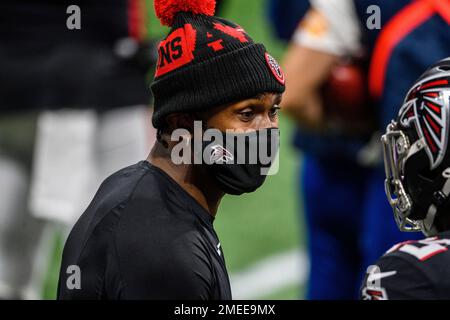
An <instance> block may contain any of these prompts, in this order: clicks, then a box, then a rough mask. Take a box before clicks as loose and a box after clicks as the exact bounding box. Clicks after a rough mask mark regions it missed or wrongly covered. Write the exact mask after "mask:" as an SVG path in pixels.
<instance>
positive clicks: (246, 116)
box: [239, 110, 255, 121]
mask: <svg viewBox="0 0 450 320" xmlns="http://www.w3.org/2000/svg"><path fill="white" fill-rule="evenodd" d="M239 114H240V116H241V118H242V119H243V120H244V121H249V120H251V119H252V118H253V117H254V115H255V113H254V112H253V111H252V110H246V111H242V112H240V113H239Z"/></svg>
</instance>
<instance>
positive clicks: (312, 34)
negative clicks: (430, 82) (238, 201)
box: [282, 0, 450, 299]
mask: <svg viewBox="0 0 450 320" xmlns="http://www.w3.org/2000/svg"><path fill="white" fill-rule="evenodd" d="M374 5H375V6H376V7H373V6H374ZM377 8H378V9H380V10H378V12H379V14H378V16H376V14H377ZM373 10H375V11H373ZM368 12H369V13H368ZM373 13H375V15H372V14H373ZM449 13H450V5H449V1H447V0H445V1H434V0H416V1H410V0H402V1H395V2H393V1H386V0H378V1H372V0H313V1H311V9H310V10H309V11H308V13H307V14H306V16H305V17H304V19H303V20H302V22H301V24H300V25H299V27H298V28H297V30H296V31H295V33H294V35H293V37H292V39H291V43H290V46H289V48H288V51H287V53H286V56H285V59H284V69H285V72H286V77H287V82H288V86H287V91H286V94H285V97H284V99H283V102H282V106H283V109H284V110H285V111H286V112H287V113H288V114H290V115H291V117H292V118H293V119H294V120H295V121H296V122H297V124H298V127H299V129H298V133H297V134H296V137H295V144H296V146H297V147H298V148H299V149H300V150H302V151H303V152H304V162H303V163H302V170H301V173H300V187H301V190H302V191H303V192H304V199H305V211H306V220H307V224H308V246H309V254H310V258H311V265H310V279H309V285H308V290H307V298H309V299H352V298H355V297H356V296H357V291H358V286H359V282H360V279H361V277H362V275H363V272H364V271H365V270H364V269H365V268H366V267H367V266H369V265H371V264H372V263H374V262H375V261H376V259H377V258H378V256H380V255H381V254H382V253H383V252H385V251H386V250H387V249H389V248H390V246H392V245H393V244H395V243H397V242H400V241H402V240H406V239H412V238H417V237H418V235H413V236H406V235H404V234H403V235H402V234H401V233H400V232H399V230H398V229H397V227H396V225H395V222H394V221H393V219H392V217H391V208H390V206H389V204H388V203H387V202H386V200H385V194H384V170H383V168H382V165H381V157H380V155H381V154H380V151H381V149H380V143H379V134H378V132H379V131H384V128H385V127H386V125H387V123H388V121H389V120H390V119H392V118H393V117H394V115H395V114H396V107H397V106H398V105H400V104H401V99H402V95H401V94H399V92H405V91H407V89H408V87H409V86H410V85H412V84H413V83H414V81H415V79H416V78H417V77H418V76H419V75H420V74H421V72H422V70H423V69H425V68H426V67H427V66H428V65H430V64H432V63H433V62H434V61H436V60H439V59H442V58H444V57H445V56H447V55H448V52H450V45H449V42H448V40H449V39H448V38H449V35H450V33H449V28H448V21H449V20H450V14H449ZM371 19H372V20H371ZM377 19H378V20H379V22H380V23H379V26H377V23H376V21H377ZM374 21H375V23H374ZM369 89H370V90H369ZM367 93H369V94H367Z"/></svg>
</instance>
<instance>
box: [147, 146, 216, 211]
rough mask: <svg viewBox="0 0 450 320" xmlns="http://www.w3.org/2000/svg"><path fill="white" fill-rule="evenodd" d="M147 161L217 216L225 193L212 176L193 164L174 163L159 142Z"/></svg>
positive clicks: (167, 151) (168, 152)
mask: <svg viewBox="0 0 450 320" xmlns="http://www.w3.org/2000/svg"><path fill="white" fill-rule="evenodd" d="M147 161H148V162H150V163H151V164H152V165H154V166H156V167H158V168H159V169H161V170H163V171H164V172H165V173H166V174H167V175H169V176H170V177H171V178H172V179H173V180H174V181H175V182H176V183H178V184H179V185H180V186H181V188H183V189H184V190H185V191H186V192H187V193H188V194H190V195H191V197H193V198H194V199H195V200H196V201H197V202H198V203H199V204H200V205H201V206H202V207H203V208H205V209H206V211H208V212H209V213H210V214H211V215H212V216H213V217H215V216H216V214H217V210H218V208H219V204H220V200H221V199H222V197H223V196H224V193H223V192H222V191H220V190H219V189H218V188H217V187H216V186H215V185H214V184H213V183H212V181H211V180H210V177H207V176H205V175H200V174H199V173H198V170H196V169H195V168H194V166H193V165H192V164H180V165H176V164H174V163H173V162H172V160H171V158H170V151H169V150H168V149H166V148H164V147H163V146H162V145H161V144H159V143H158V142H157V143H156V145H155V146H154V147H153V149H152V151H151V152H150V155H149V156H148V158H147Z"/></svg>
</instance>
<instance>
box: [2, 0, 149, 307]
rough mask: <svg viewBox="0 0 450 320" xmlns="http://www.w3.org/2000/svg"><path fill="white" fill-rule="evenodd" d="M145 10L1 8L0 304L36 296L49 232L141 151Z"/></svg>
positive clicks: (132, 4)
mask: <svg viewBox="0 0 450 320" xmlns="http://www.w3.org/2000/svg"><path fill="white" fill-rule="evenodd" d="M73 4H75V5H76V6H77V7H74V6H72V5H73ZM147 11H148V10H147V9H146V3H145V1H144V0H131V1H128V0H117V1H100V0H91V1H72V2H66V1H59V2H54V1H45V0H40V1H28V0H26V1H12V0H8V1H3V2H2V4H0V15H1V16H0V37H1V39H2V47H1V49H0V190H1V192H2V197H0V298H3V299H11V298H17V299H37V298H40V297H41V291H42V283H43V279H44V276H45V273H46V270H47V267H48V262H49V260H50V259H51V250H52V249H53V243H52V240H53V236H54V232H53V230H54V228H53V226H55V225H57V226H59V227H61V226H62V228H63V230H69V229H70V228H71V227H72V225H73V224H74V222H75V221H76V219H77V218H78V216H79V213H80V212H82V211H83V210H84V209H85V207H86V206H87V204H88V203H89V201H90V200H91V197H92V191H93V190H95V189H96V188H97V187H98V185H99V182H100V181H101V180H102V179H103V178H104V177H106V176H107V175H109V174H110V173H112V172H114V171H115V170H117V169H118V168H121V167H123V166H124V165H125V164H128V163H130V161H131V162H133V161H135V160H136V161H137V160H139V159H141V158H142V157H143V156H145V155H146V154H147V153H148V151H149V148H150V147H151V141H152V139H153V136H154V134H152V131H151V125H150V121H149V119H150V117H149V110H148V106H149V104H150V91H149V89H148V85H147V82H146V78H147V76H148V72H149V71H150V69H151V67H152V65H153V64H154V57H152V55H151V54H150V53H151V52H152V50H149V47H151V45H150V43H149V42H148V41H147V39H148V35H147V30H146V19H145V16H146V14H147ZM74 19H75V20H74ZM77 19H79V21H77ZM71 26H75V27H74V28H72V27H71ZM49 222H50V223H49Z"/></svg>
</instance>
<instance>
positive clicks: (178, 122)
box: [166, 113, 196, 133]
mask: <svg viewBox="0 0 450 320" xmlns="http://www.w3.org/2000/svg"><path fill="white" fill-rule="evenodd" d="M195 120H196V119H195V117H194V115H193V114H189V113H173V114H170V115H168V116H167V118H166V122H167V126H168V128H169V130H170V132H172V131H174V130H176V129H186V130H188V131H189V132H192V133H193V132H194V121H195Z"/></svg>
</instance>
